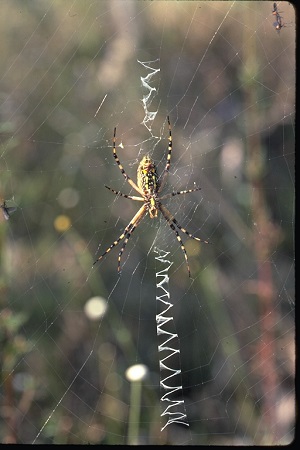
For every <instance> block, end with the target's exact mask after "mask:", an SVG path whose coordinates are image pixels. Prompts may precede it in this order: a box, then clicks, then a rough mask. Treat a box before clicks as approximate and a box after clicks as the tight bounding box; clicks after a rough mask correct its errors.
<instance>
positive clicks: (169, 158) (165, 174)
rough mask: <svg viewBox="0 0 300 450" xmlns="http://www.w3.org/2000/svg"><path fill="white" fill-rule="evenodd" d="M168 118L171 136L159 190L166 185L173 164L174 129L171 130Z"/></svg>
mask: <svg viewBox="0 0 300 450" xmlns="http://www.w3.org/2000/svg"><path fill="white" fill-rule="evenodd" d="M167 120H168V126H169V137H168V140H169V146H168V154H167V162H166V167H165V170H164V172H163V174H162V176H161V180H160V186H159V189H158V192H160V191H161V190H162V188H163V187H164V184H165V182H166V178H167V175H168V173H169V170H170V165H171V155H172V148H173V144H172V130H171V124H170V118H169V116H168V117H167Z"/></svg>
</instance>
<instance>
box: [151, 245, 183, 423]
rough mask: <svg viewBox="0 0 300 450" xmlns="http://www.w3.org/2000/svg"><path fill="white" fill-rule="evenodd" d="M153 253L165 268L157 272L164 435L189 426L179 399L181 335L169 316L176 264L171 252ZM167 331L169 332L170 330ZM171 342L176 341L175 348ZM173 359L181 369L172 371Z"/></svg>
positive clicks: (156, 250) (180, 386) (157, 316)
mask: <svg viewBox="0 0 300 450" xmlns="http://www.w3.org/2000/svg"><path fill="white" fill-rule="evenodd" d="M154 251H155V253H157V254H158V256H156V257H155V259H156V260H157V261H158V262H159V263H161V264H163V265H164V268H163V269H162V270H159V271H156V301H157V310H160V309H161V311H160V312H158V314H157V315H156V330H157V337H158V340H159V345H158V352H159V353H162V357H161V358H160V359H159V368H160V373H161V381H160V387H161V390H162V391H165V393H164V394H163V395H162V397H161V402H166V404H167V407H166V408H165V409H164V410H163V412H162V413H161V417H163V416H168V420H167V422H166V423H165V425H164V426H163V427H162V428H161V431H163V430H164V429H165V428H166V427H167V426H168V425H170V424H172V423H178V424H182V425H186V426H189V423H188V421H187V414H186V410H185V404H184V400H183V399H179V398H182V382H181V369H180V349H179V339H178V334H177V333H176V332H174V318H173V316H172V315H171V316H167V313H168V311H169V310H170V309H171V308H172V306H173V305H172V303H171V298H170V291H169V276H168V271H169V269H170V267H171V265H172V264H173V263H172V262H170V261H169V260H168V259H166V257H167V256H168V254H169V252H165V251H163V250H160V249H158V248H156V249H155V250H154ZM167 327H168V328H169V329H168V330H167ZM170 328H171V330H170ZM171 341H173V343H172V344H171ZM174 359H175V361H176V364H178V366H177V367H179V368H177V369H176V368H173V367H171V366H173V365H174V363H175V361H174ZM176 383H178V384H176Z"/></svg>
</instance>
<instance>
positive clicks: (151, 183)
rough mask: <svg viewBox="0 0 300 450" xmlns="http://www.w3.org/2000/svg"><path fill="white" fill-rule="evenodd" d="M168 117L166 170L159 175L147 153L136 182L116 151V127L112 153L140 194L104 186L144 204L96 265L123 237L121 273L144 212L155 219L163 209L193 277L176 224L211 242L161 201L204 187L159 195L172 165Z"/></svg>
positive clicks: (124, 174)
mask: <svg viewBox="0 0 300 450" xmlns="http://www.w3.org/2000/svg"><path fill="white" fill-rule="evenodd" d="M167 120H168V126H169V137H168V141H169V146H168V154H167V161H166V166H165V169H164V171H163V173H162V175H161V177H160V178H159V177H158V175H157V171H156V165H155V163H154V162H153V161H152V159H151V158H150V156H149V155H146V156H144V157H143V159H142V160H141V162H140V164H139V166H138V169H137V184H136V183H135V182H134V181H133V180H132V179H131V178H130V177H129V175H127V173H126V172H125V170H124V168H123V166H122V164H121V162H120V160H119V158H118V155H117V152H116V131H117V129H116V128H115V129H114V137H113V155H114V158H115V160H116V163H117V165H118V167H119V169H120V170H121V172H122V174H123V176H124V178H125V180H126V181H127V182H128V183H129V184H130V186H131V187H132V188H133V189H134V190H135V191H136V192H138V193H139V194H140V197H137V196H134V195H127V194H123V193H122V192H120V191H116V190H115V189H112V188H110V187H109V186H105V187H106V188H107V189H109V190H110V191H112V192H113V193H114V194H116V195H119V196H121V197H125V198H129V199H131V200H136V201H138V202H143V205H142V206H141V207H140V209H139V210H138V212H137V213H136V214H135V216H134V217H133V218H132V219H131V221H130V222H129V224H128V225H127V227H126V228H125V229H124V231H123V233H122V234H121V235H120V236H119V237H118V239H117V240H116V241H114V242H113V243H112V244H111V245H110V246H109V247H108V248H107V249H106V250H105V252H104V253H103V254H102V255H101V256H99V258H98V259H97V260H96V261H95V262H94V264H96V263H97V262H98V261H99V260H100V259H102V258H103V257H104V256H105V255H107V253H109V252H110V251H111V250H112V249H113V248H114V247H116V245H118V244H119V242H120V241H122V240H123V239H124V238H125V240H124V243H123V247H122V248H121V250H120V252H119V256H118V273H120V272H121V258H122V254H123V252H124V250H125V247H126V244H127V242H128V240H129V238H130V236H131V235H132V233H133V232H134V230H135V229H136V228H137V226H138V225H139V224H140V222H141V221H142V219H143V218H144V217H145V215H146V214H147V213H148V214H149V216H150V218H151V219H154V218H156V217H157V215H158V212H159V211H160V212H161V213H162V215H163V217H164V218H165V220H166V221H167V222H168V224H169V226H170V227H171V229H172V230H173V231H174V233H175V234H176V238H177V240H178V242H179V244H180V248H181V250H182V251H183V254H184V258H185V261H186V264H187V270H188V274H189V277H190V276H191V272H190V266H189V262H188V257H187V252H186V250H185V247H184V244H183V242H182V239H181V237H180V235H179V233H178V231H177V229H176V227H177V228H178V229H179V230H180V231H182V232H183V233H185V234H187V235H188V236H189V237H190V238H192V239H195V240H196V241H200V242H204V243H205V244H209V242H208V241H205V240H203V239H200V238H198V237H196V236H194V235H192V234H191V233H189V232H188V231H187V230H186V229H185V228H183V227H182V226H181V225H179V223H178V222H177V220H176V219H175V218H174V217H173V215H172V214H171V213H170V211H169V210H168V209H167V208H166V207H165V206H164V205H163V204H162V203H161V200H165V199H167V198H170V197H174V196H175V195H182V194H189V193H191V192H195V191H199V190H200V189H201V188H194V189H188V190H184V191H177V192H172V193H170V194H166V195H163V196H160V195H159V194H160V192H161V190H162V188H163V186H164V184H165V181H166V177H167V175H168V173H169V170H170V164H171V154H172V131H171V124H170V119H169V116H168V117H167Z"/></svg>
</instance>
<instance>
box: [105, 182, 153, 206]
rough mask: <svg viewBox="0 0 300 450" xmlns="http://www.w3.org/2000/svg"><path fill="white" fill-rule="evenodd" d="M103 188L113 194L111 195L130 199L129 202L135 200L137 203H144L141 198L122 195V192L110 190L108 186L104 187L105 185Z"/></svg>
mask: <svg viewBox="0 0 300 450" xmlns="http://www.w3.org/2000/svg"><path fill="white" fill-rule="evenodd" d="M105 187H106V189H109V190H110V191H111V192H113V193H114V194H116V195H120V196H121V197H125V198H130V199H131V200H137V201H138V202H143V201H145V200H144V199H143V197H136V196H134V195H127V194H123V193H122V192H120V191H116V190H115V189H112V188H111V187H109V186H106V185H105Z"/></svg>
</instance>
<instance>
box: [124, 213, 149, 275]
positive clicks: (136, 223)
mask: <svg viewBox="0 0 300 450" xmlns="http://www.w3.org/2000/svg"><path fill="white" fill-rule="evenodd" d="M143 207H144V205H143V206H142V208H143ZM142 208H140V210H139V211H138V213H139V214H138V217H137V216H135V217H136V221H135V223H134V225H133V226H132V227H131V229H130V230H129V231H128V233H127V234H126V239H125V240H124V243H123V247H122V248H121V250H120V251H119V255H118V273H119V274H120V273H121V258H122V255H123V252H124V250H125V247H126V244H127V242H128V241H129V238H130V236H131V235H132V233H133V232H134V230H135V229H136V228H137V226H138V225H139V223H140V222H141V220H142V219H143V218H144V217H145V214H146V213H147V209H144V210H143V209H142Z"/></svg>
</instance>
